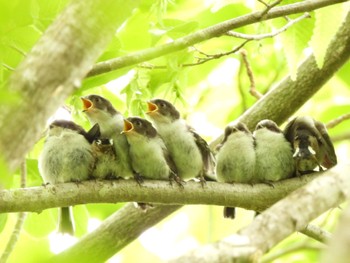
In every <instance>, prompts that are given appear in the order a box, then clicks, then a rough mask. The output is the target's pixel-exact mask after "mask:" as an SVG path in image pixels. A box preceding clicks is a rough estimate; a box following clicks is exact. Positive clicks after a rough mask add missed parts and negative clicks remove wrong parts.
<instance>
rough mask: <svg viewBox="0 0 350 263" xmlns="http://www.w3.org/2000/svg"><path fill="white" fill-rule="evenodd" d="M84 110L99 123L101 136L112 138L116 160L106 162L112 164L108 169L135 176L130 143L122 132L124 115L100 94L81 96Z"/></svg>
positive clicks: (91, 120) (124, 175) (118, 174)
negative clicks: (130, 154)
mask: <svg viewBox="0 0 350 263" xmlns="http://www.w3.org/2000/svg"><path fill="white" fill-rule="evenodd" d="M81 100H82V102H83V112H84V113H85V114H86V116H87V117H88V119H89V121H90V123H91V124H95V123H98V124H99V126H100V130H101V138H105V139H112V141H113V146H114V151H115V161H114V162H109V163H107V162H106V163H105V165H107V166H111V167H109V168H106V169H110V170H112V171H114V173H115V175H116V176H118V177H122V178H124V179H128V178H130V177H133V176H134V173H133V171H132V168H131V162H130V156H129V145H128V142H127V140H126V138H125V135H124V134H121V132H122V131H123V127H124V117H123V115H122V114H121V113H120V112H119V111H117V110H116V109H115V108H114V107H113V105H112V104H111V102H110V101H109V100H107V99H105V98H103V97H101V96H98V95H94V94H92V95H88V96H85V97H81Z"/></svg>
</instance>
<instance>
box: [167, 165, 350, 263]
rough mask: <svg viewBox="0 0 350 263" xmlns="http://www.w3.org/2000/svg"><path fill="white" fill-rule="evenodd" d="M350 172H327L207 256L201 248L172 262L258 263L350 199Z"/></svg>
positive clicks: (346, 168)
mask: <svg viewBox="0 0 350 263" xmlns="http://www.w3.org/2000/svg"><path fill="white" fill-rule="evenodd" d="M349 169H350V164H346V165H338V166H336V167H334V168H332V169H330V170H328V171H327V172H325V174H324V176H321V177H319V178H316V179H314V180H313V181H311V182H310V183H309V184H307V185H306V186H304V187H302V188H300V189H298V190H296V191H294V192H293V193H291V194H290V195H289V196H287V197H286V198H284V199H282V200H280V201H279V202H277V203H276V204H274V205H273V206H272V207H270V208H269V209H267V210H266V211H264V212H263V213H262V214H260V215H259V216H258V217H256V218H255V220H254V221H253V222H252V223H251V224H250V225H249V226H248V227H246V228H244V229H242V230H241V231H240V232H239V233H238V234H237V235H235V236H232V237H231V238H229V239H226V240H223V241H220V242H218V243H216V244H213V245H208V246H206V251H208V253H206V252H205V251H204V250H203V249H202V248H200V249H198V250H193V251H191V252H190V253H188V254H186V255H184V256H183V257H180V258H178V259H177V260H174V261H173V262H181V263H183V262H191V263H192V262H193V263H196V262H201V263H205V262H208V263H209V262H211V263H213V262H220V263H225V262H258V260H259V259H260V257H261V256H262V255H263V254H264V253H266V252H267V251H268V250H269V249H271V248H272V247H273V246H275V245H276V244H277V243H278V242H280V241H281V240H283V239H284V238H286V237H288V236H289V235H290V234H292V233H293V232H295V231H299V230H303V229H305V227H306V226H307V224H308V223H309V222H310V221H311V220H313V219H315V218H316V217H317V216H319V215H321V214H322V213H324V212H325V211H327V210H328V209H330V208H333V207H336V206H338V205H339V204H341V203H342V202H344V201H345V200H346V199H349V198H350V177H349V175H348V172H347V171H349ZM315 204H317V205H315ZM347 248H348V247H347ZM207 259H210V260H207ZM325 262H339V261H334V260H333V259H332V260H331V261H325ZM340 262H341V261H340Z"/></svg>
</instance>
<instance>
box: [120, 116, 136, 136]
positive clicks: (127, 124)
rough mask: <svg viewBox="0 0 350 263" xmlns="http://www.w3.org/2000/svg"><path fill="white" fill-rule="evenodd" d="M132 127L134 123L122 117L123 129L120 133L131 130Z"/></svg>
mask: <svg viewBox="0 0 350 263" xmlns="http://www.w3.org/2000/svg"><path fill="white" fill-rule="evenodd" d="M133 129H134V125H133V124H132V123H131V122H130V121H128V120H125V119H124V130H123V131H122V133H128V132H131V131H132V130H133Z"/></svg>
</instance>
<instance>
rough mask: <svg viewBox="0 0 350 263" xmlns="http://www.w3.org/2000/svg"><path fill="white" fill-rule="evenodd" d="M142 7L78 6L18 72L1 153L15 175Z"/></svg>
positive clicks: (0, 128) (112, 2)
mask: <svg viewBox="0 0 350 263" xmlns="http://www.w3.org/2000/svg"><path fill="white" fill-rule="evenodd" d="M138 2H139V1H135V0H129V1H125V0H105V1H99V0H86V1H83V0H79V1H72V2H71V3H70V4H69V5H68V6H67V7H66V9H65V10H64V11H63V12H62V13H61V14H60V15H59V16H58V17H57V19H56V20H55V22H54V23H53V24H51V25H50V27H49V28H48V29H47V30H46V32H45V33H44V34H43V36H42V37H41V39H40V40H39V41H38V43H37V44H36V45H35V46H34V47H33V49H32V50H31V52H30V53H29V54H28V55H27V57H26V58H25V59H24V61H23V62H22V63H21V64H20V66H18V68H17V69H16V70H15V71H14V72H13V74H12V76H11V78H10V81H9V84H8V89H9V91H11V92H13V93H15V94H17V95H18V96H19V97H20V99H19V100H18V101H17V103H15V104H14V105H11V106H12V107H10V106H3V105H0V109H1V115H0V134H1V136H0V153H1V155H2V156H1V157H2V158H4V159H5V161H6V163H7V164H8V166H9V168H10V170H11V171H14V170H15V168H17V166H18V165H19V164H20V162H21V161H22V160H23V157H24V156H25V154H26V153H27V152H28V151H29V150H30V149H31V148H32V147H33V145H34V143H35V142H36V141H37V139H38V138H39V136H40V133H41V132H42V131H43V130H44V127H45V123H46V121H47V119H48V118H49V117H50V116H51V115H52V114H53V113H54V111H55V110H56V109H57V108H58V107H59V106H60V105H61V104H63V102H64V100H65V99H66V98H67V97H68V96H69V95H70V94H71V93H72V92H73V91H74V89H75V88H77V87H79V86H80V83H81V81H82V79H83V78H84V76H85V75H86V74H87V72H88V71H89V69H90V68H91V65H92V64H93V63H94V62H95V61H96V59H97V58H98V56H99V55H100V54H101V53H102V51H103V49H104V48H105V47H106V45H107V44H108V42H109V41H110V40H111V38H112V36H113V34H114V32H115V30H116V28H118V27H119V26H120V25H121V24H122V23H123V22H124V20H125V19H126V18H127V17H128V16H129V15H130V13H131V11H132V10H133V8H134V7H135V6H137V4H138ZM121 6H122V7H123V8H120V7H121ZM86 21H89V22H88V23H87V22H86Z"/></svg>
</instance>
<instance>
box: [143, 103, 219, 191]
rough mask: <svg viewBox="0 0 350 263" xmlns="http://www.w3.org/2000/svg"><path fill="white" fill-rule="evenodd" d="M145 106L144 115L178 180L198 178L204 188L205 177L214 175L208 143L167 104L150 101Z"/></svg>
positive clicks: (213, 163) (213, 161) (172, 106)
mask: <svg viewBox="0 0 350 263" xmlns="http://www.w3.org/2000/svg"><path fill="white" fill-rule="evenodd" d="M147 104H148V111H147V115H148V116H149V117H150V118H151V120H152V122H153V123H154V125H155V127H156V128H157V130H158V133H159V134H160V136H161V137H162V139H163V140H164V143H165V145H166V147H167V149H168V150H169V152H170V155H171V157H172V158H173V160H174V162H175V165H176V168H177V174H178V176H180V178H181V179H183V180H188V179H191V178H199V179H200V180H201V183H202V185H203V184H204V183H205V180H204V177H205V176H206V175H211V174H213V173H214V168H215V159H214V157H213V154H212V153H211V151H210V149H209V146H208V144H207V142H206V141H205V140H204V139H203V138H202V137H200V136H199V135H198V134H197V133H196V132H195V131H194V130H193V129H192V128H190V127H189V126H188V125H187V124H186V122H185V120H183V119H181V118H180V113H179V112H178V110H177V109H176V108H175V107H174V105H172V104H171V103H170V102H168V101H166V100H163V99H152V100H150V101H148V102H147Z"/></svg>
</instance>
